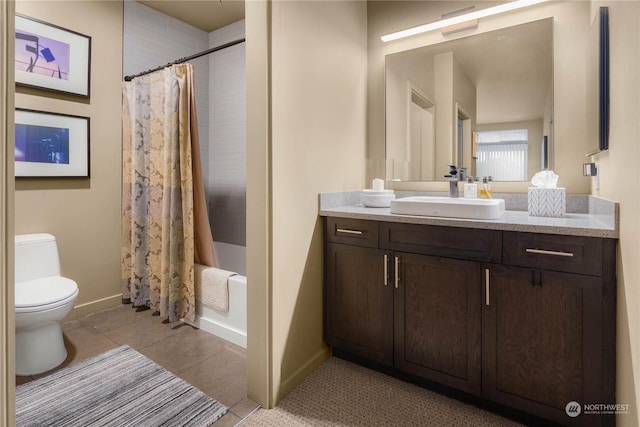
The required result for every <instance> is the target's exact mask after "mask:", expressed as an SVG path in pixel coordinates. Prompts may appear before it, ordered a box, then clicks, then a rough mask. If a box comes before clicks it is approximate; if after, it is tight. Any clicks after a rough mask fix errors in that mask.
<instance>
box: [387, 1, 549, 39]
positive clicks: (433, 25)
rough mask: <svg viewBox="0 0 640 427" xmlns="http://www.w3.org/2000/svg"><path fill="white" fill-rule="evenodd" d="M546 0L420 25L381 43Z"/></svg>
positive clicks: (512, 3) (489, 8)
mask: <svg viewBox="0 0 640 427" xmlns="http://www.w3.org/2000/svg"><path fill="white" fill-rule="evenodd" d="M545 1H547V0H516V1H512V2H510V3H505V4H501V5H499V6H494V7H488V8H486V9H482V10H478V11H476V12H471V13H466V14H464V15H458V16H454V17H453V18H447V19H442V20H440V21H436V22H431V23H429V24H424V25H420V26H418V27H413V28H409V29H406V30H402V31H397V32H395V33H391V34H386V35H384V36H382V37H381V39H382V41H383V42H389V41H392V40H398V39H401V38H404V37H409V36H415V35H416V34H421V33H426V32H427V31H433V30H438V29H440V28H444V27H448V26H450V25H456V24H461V23H463V22H466V21H470V20H472V19H480V18H486V17H487V16H491V15H497V14H499V13H504V12H510V11H512V10H516V9H521V8H523V7H527V6H533V5H535V4H538V3H543V2H545Z"/></svg>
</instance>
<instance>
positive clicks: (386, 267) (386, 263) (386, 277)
mask: <svg viewBox="0 0 640 427" xmlns="http://www.w3.org/2000/svg"><path fill="white" fill-rule="evenodd" d="M388 284H389V257H388V256H387V254H384V285H385V286H387V285H388Z"/></svg>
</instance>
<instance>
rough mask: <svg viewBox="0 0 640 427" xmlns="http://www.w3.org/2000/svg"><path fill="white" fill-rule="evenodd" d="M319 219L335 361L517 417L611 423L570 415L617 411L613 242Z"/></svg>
mask: <svg viewBox="0 0 640 427" xmlns="http://www.w3.org/2000/svg"><path fill="white" fill-rule="evenodd" d="M323 220H324V230H325V234H324V236H325V282H324V283H325V305H324V307H325V308H324V310H325V340H326V342H327V344H328V345H329V346H331V347H332V349H333V350H334V352H336V353H338V352H340V353H341V354H345V355H349V356H353V357H354V358H355V359H356V360H361V361H364V362H370V365H371V366H374V367H380V368H381V369H383V370H385V371H387V372H391V373H397V374H398V375H399V376H401V377H404V378H409V379H415V380H416V382H418V383H423V384H427V385H429V384H433V385H435V386H445V387H446V388H447V389H450V390H453V391H456V392H462V394H463V395H467V396H469V397H470V398H473V399H475V400H477V401H478V402H480V403H485V404H487V406H488V407H491V408H494V409H495V408H498V410H500V409H504V411H505V413H507V412H508V413H509V414H513V413H515V414H516V416H517V414H518V413H521V414H530V415H533V416H535V417H539V418H538V419H540V420H550V421H553V422H555V423H560V424H564V425H570V426H578V425H579V426H604V425H614V424H615V416H614V415H611V414H605V415H595V414H581V415H579V416H577V417H570V416H569V415H567V412H566V406H567V404H569V403H570V402H574V401H575V402H579V403H580V404H591V403H596V404H613V403H616V399H615V375H616V370H615V321H616V315H615V313H616V308H615V305H616V279H615V267H616V239H613V238H601V237H584V236H573V235H572V236H569V235H556V234H542V233H530V232H521V231H504V230H494V229H481V228H463V227H448V226H439V225H423V224H407V223H402V222H385V221H374V220H365V219H354V218H340V217H324V218H323ZM511 410H515V412H511ZM534 420H535V419H534Z"/></svg>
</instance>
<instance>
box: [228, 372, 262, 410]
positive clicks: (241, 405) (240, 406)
mask: <svg viewBox="0 0 640 427" xmlns="http://www.w3.org/2000/svg"><path fill="white" fill-rule="evenodd" d="M243 379H244V378H243ZM259 406H260V405H258V404H257V403H256V402H254V401H253V400H251V399H249V398H248V397H245V398H244V399H242V400H241V401H240V402H238V403H236V404H235V405H233V406H232V407H231V408H229V410H230V411H231V412H232V413H234V414H236V415H237V416H239V417H240V418H244V417H246V416H247V415H249V414H250V413H251V412H252V411H253V410H254V409H256V408H258V407H259Z"/></svg>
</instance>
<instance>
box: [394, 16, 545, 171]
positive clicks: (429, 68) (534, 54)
mask: <svg viewBox="0 0 640 427" xmlns="http://www.w3.org/2000/svg"><path fill="white" fill-rule="evenodd" d="M553 104H554V103H553V19H552V18H547V19H541V20H538V21H533V22H529V23H526V24H521V25H516V26H511V27H506V28H502V29H499V30H495V31H491V32H486V33H482V34H478V35H473V36H469V37H464V38H460V39H456V40H452V41H448V42H444V43H438V44H434V45H430V46H424V47H420V48H416V49H412V50H408V51H403V52H397V53H393V54H389V55H387V56H386V57H385V115H386V122H385V125H386V126H385V127H386V135H385V137H386V138H385V139H386V147H385V149H386V150H385V151H386V154H385V156H386V162H385V163H386V179H387V180H395V181H442V180H443V177H444V175H445V174H446V173H447V171H448V167H447V165H449V164H455V165H457V166H458V167H462V168H464V169H465V170H466V174H467V175H471V176H476V177H479V178H482V177H484V176H490V177H491V179H492V180H493V181H528V180H530V179H531V177H532V176H533V175H534V174H535V173H536V172H538V171H540V170H543V169H547V168H552V167H553V157H554V156H553V147H554V138H553Z"/></svg>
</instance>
